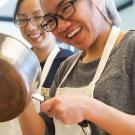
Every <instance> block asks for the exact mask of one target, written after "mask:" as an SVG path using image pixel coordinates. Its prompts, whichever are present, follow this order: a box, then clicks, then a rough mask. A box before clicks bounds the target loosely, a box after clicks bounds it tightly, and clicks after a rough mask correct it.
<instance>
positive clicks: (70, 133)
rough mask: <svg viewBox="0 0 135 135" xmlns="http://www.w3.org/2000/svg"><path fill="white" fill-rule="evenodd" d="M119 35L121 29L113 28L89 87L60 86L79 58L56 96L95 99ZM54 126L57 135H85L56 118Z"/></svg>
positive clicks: (78, 127)
mask: <svg viewBox="0 0 135 135" xmlns="http://www.w3.org/2000/svg"><path fill="white" fill-rule="evenodd" d="M119 33H120V29H119V28H117V27H115V26H113V27H112V30H111V32H110V35H109V37H108V40H107V42H106V45H105V48H104V50H103V54H102V57H101V60H100V62H99V65H98V67H97V71H96V73H95V76H94V78H93V80H92V81H91V82H90V84H89V85H88V86H85V87H81V88H71V87H69V88H68V87H64V88H60V86H61V85H62V83H63V82H64V81H65V80H66V78H67V76H68V75H69V73H70V72H71V70H72V69H73V67H74V66H75V64H76V63H77V61H78V59H79V58H80V56H79V57H78V58H77V59H76V60H75V61H74V63H73V65H72V66H71V68H70V69H69V71H68V72H67V74H66V75H65V77H64V78H63V80H62V82H61V84H60V86H59V87H58V89H57V91H56V95H59V94H60V93H72V94H73V93H74V94H83V95H87V96H90V97H93V92H94V88H95V83H96V82H97V80H98V79H99V78H100V75H101V74H102V72H103V70H104V68H105V65H106V63H107V61H108V58H109V55H110V53H111V50H112V48H113V46H114V44H115V42H116V40H117V38H118V35H119ZM54 124H55V135H63V134H64V135H84V132H83V130H82V128H81V127H80V126H79V125H78V124H74V125H66V124H63V123H62V122H61V121H59V120H57V119H55V118H54ZM84 130H85V132H86V133H87V134H88V135H90V134H91V130H90V127H85V128H84Z"/></svg>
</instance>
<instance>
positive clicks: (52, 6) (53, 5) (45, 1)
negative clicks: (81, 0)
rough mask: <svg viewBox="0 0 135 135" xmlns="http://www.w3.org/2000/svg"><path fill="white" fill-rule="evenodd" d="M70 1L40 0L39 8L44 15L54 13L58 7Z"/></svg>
mask: <svg viewBox="0 0 135 135" xmlns="http://www.w3.org/2000/svg"><path fill="white" fill-rule="evenodd" d="M67 1H70V0H42V2H41V7H42V9H43V11H44V12H45V13H48V12H55V11H56V10H57V8H58V6H59V5H61V4H62V3H65V2H67Z"/></svg>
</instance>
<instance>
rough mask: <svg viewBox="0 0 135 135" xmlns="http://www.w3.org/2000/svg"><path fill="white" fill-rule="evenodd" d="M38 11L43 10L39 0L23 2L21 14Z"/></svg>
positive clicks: (20, 8)
mask: <svg viewBox="0 0 135 135" xmlns="http://www.w3.org/2000/svg"><path fill="white" fill-rule="evenodd" d="M36 10H41V6H40V3H39V0H22V3H21V5H20V7H19V13H30V12H34V11H36Z"/></svg>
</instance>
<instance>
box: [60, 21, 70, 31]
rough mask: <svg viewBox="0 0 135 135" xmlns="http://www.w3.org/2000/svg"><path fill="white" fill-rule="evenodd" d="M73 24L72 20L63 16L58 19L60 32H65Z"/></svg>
mask: <svg viewBox="0 0 135 135" xmlns="http://www.w3.org/2000/svg"><path fill="white" fill-rule="evenodd" d="M70 25H71V22H70V21H68V20H64V19H62V18H59V19H58V32H65V31H66V30H67V28H68V27H69V26H70Z"/></svg>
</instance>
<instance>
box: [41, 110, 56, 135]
mask: <svg viewBox="0 0 135 135" xmlns="http://www.w3.org/2000/svg"><path fill="white" fill-rule="evenodd" d="M39 115H40V116H41V117H42V119H43V120H44V121H45V123H46V133H45V135H55V127H54V123H53V118H49V117H48V116H47V115H46V114H45V113H44V112H40V113H39Z"/></svg>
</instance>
